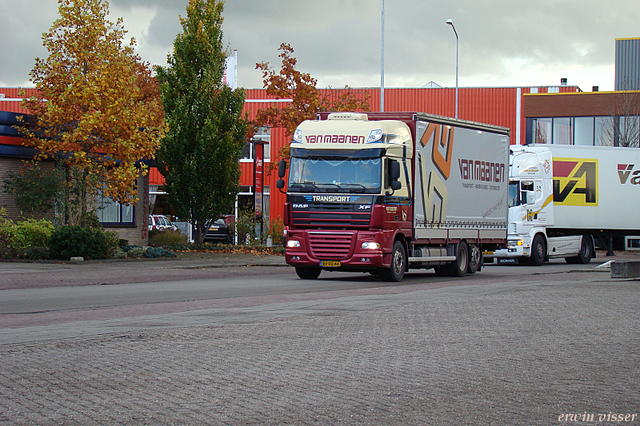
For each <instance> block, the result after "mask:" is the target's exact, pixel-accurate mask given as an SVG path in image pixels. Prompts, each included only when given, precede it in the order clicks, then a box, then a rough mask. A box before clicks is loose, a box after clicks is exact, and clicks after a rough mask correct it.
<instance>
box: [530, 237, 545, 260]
mask: <svg viewBox="0 0 640 426" xmlns="http://www.w3.org/2000/svg"><path fill="white" fill-rule="evenodd" d="M546 257H547V244H546V243H545V241H544V238H542V236H541V235H540V234H536V236H535V237H533V244H531V257H530V258H529V265H531V266H540V265H542V264H543V263H544V260H545V258H546Z"/></svg>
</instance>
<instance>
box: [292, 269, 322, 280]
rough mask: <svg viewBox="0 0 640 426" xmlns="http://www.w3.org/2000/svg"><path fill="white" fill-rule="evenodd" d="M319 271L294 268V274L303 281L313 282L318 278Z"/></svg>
mask: <svg viewBox="0 0 640 426" xmlns="http://www.w3.org/2000/svg"><path fill="white" fill-rule="evenodd" d="M321 271H322V269H320V268H313V267H311V268H309V267H304V266H296V274H298V276H299V277H300V278H302V279H303V280H315V279H316V278H318V277H319V276H320V272H321Z"/></svg>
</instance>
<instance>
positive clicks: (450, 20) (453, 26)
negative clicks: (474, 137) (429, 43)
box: [447, 19, 458, 118]
mask: <svg viewBox="0 0 640 426" xmlns="http://www.w3.org/2000/svg"><path fill="white" fill-rule="evenodd" d="M447 24H448V25H451V28H453V33H454V34H455V35H456V118H458V32H457V31H456V26H455V25H453V19H447Z"/></svg>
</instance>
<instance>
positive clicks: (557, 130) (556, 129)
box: [551, 117, 573, 145]
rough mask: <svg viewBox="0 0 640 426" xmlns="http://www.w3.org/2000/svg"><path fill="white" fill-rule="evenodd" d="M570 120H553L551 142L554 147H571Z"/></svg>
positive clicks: (571, 129)
mask: <svg viewBox="0 0 640 426" xmlns="http://www.w3.org/2000/svg"><path fill="white" fill-rule="evenodd" d="M571 122H572V118H570V117H562V118H554V119H553V141H552V142H551V143H553V144H555V145H573V127H572V125H571V124H572V123H571Z"/></svg>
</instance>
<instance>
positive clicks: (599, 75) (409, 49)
mask: <svg viewBox="0 0 640 426" xmlns="http://www.w3.org/2000/svg"><path fill="white" fill-rule="evenodd" d="M187 3H188V1H187V0H111V1H110V10H111V18H110V19H111V20H112V21H115V19H116V18H117V17H123V18H124V25H125V28H126V29H127V30H128V31H129V34H128V35H130V36H133V37H135V38H136V40H137V43H138V53H139V54H140V56H141V57H142V58H143V59H144V60H146V61H149V62H151V63H152V64H156V65H166V58H167V54H169V53H170V52H171V50H172V43H173V40H174V38H175V36H176V35H177V34H178V33H179V32H181V30H182V28H181V26H180V22H179V18H178V16H179V15H182V16H185V15H186V11H185V8H186V5H187ZM381 6H382V0H324V1H318V0H227V1H226V4H225V10H224V15H223V16H224V26H223V31H224V41H225V45H227V46H228V48H229V49H230V50H234V49H236V50H238V84H239V85H240V86H243V87H246V88H261V87H262V80H261V74H260V72H259V71H257V70H256V69H255V65H256V63H257V62H262V61H268V62H270V64H271V65H272V67H274V68H279V64H280V62H279V60H278V59H279V58H278V57H277V55H278V47H279V46H280V44H281V43H283V42H286V43H289V44H290V45H291V46H292V47H293V48H294V50H295V53H294V55H295V56H296V58H297V59H298V69H299V70H301V71H304V72H308V73H310V74H311V75H312V76H313V77H315V78H316V79H318V87H329V86H330V87H335V88H339V87H343V86H345V85H349V86H351V87H377V86H379V85H380V59H381V50H380V42H381V37H380V32H381V25H380V24H381ZM57 9H58V3H57V1H56V0H19V1H15V0H0V40H1V43H0V86H2V87H17V86H19V87H29V86H32V84H31V83H30V82H29V81H28V80H29V75H28V74H29V71H30V70H31V69H32V68H33V65H34V61H35V58H36V57H38V56H39V57H44V56H45V55H46V51H45V50H44V48H43V47H42V40H41V37H42V33H44V32H45V31H47V30H48V29H49V28H50V27H51V25H52V23H53V21H54V20H55V19H56V18H57V16H58V15H57ZM447 19H453V21H454V23H455V26H456V30H457V32H458V35H459V43H460V53H459V68H460V70H459V85H460V87H495V86H497V87H509V86H553V85H558V84H559V82H560V78H561V77H566V78H568V82H569V84H570V85H577V86H580V88H581V89H582V90H584V91H590V90H591V87H592V86H600V90H613V88H614V87H613V86H614V54H615V50H614V44H615V39H616V38H627V37H640V28H639V26H638V22H640V7H639V6H638V2H637V0H610V1H607V2H605V1H602V0H538V1H525V0H459V1H448V2H443V1H432V0H422V1H407V0H385V87H387V88H391V87H421V86H424V85H425V84H427V83H428V82H430V81H434V82H436V83H438V84H440V85H441V86H445V87H453V86H455V53H456V39H455V35H454V33H453V31H452V28H451V27H450V26H449V25H446V24H445V21H446V20H447Z"/></svg>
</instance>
